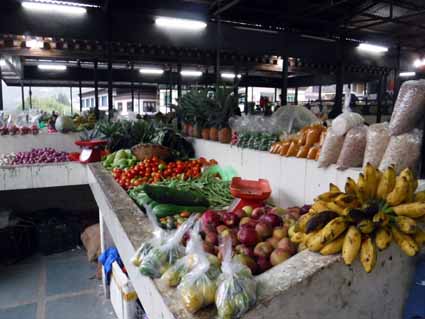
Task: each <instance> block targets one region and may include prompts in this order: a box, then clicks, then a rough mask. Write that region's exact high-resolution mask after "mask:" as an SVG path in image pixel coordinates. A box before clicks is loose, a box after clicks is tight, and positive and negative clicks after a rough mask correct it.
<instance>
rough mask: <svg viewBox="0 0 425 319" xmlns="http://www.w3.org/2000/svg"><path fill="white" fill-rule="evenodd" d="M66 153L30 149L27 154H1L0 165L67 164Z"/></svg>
mask: <svg viewBox="0 0 425 319" xmlns="http://www.w3.org/2000/svg"><path fill="white" fill-rule="evenodd" d="M68 161H69V157H68V153H67V152H58V151H56V150H54V149H53V148H47V147H46V148H39V149H32V150H31V151H29V152H17V153H8V154H2V155H1V157H0V165H28V164H44V163H60V162H68Z"/></svg>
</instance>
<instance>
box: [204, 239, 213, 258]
mask: <svg viewBox="0 0 425 319" xmlns="http://www.w3.org/2000/svg"><path fill="white" fill-rule="evenodd" d="M203 247H204V250H205V252H207V253H210V254H213V255H215V254H216V251H215V247H214V245H212V244H210V243H208V242H206V241H204V242H203Z"/></svg>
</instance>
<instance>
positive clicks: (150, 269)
mask: <svg viewBox="0 0 425 319" xmlns="http://www.w3.org/2000/svg"><path fill="white" fill-rule="evenodd" d="M195 219H196V215H192V216H191V217H190V218H189V219H188V220H187V221H186V222H185V223H184V224H182V225H181V226H180V228H178V229H177V231H176V232H175V233H173V234H172V235H171V236H169V237H168V239H167V241H166V242H165V243H163V244H161V245H159V246H156V247H155V246H153V247H152V248H151V249H150V250H149V252H148V253H147V254H146V256H145V257H143V258H142V262H141V263H140V267H139V271H140V273H141V274H142V275H145V276H148V277H151V278H159V277H161V275H162V274H164V273H165V272H166V271H167V270H168V268H170V267H171V266H172V265H174V263H175V262H176V261H177V260H178V259H180V258H181V257H182V256H183V255H184V247H183V246H182V245H181V240H182V238H183V236H184V234H185V233H186V232H187V231H188V230H189V229H190V228H191V227H192V225H193V222H194V221H195Z"/></svg>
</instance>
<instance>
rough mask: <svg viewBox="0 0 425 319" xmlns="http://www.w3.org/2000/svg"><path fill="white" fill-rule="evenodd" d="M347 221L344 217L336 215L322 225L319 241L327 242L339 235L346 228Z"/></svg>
mask: <svg viewBox="0 0 425 319" xmlns="http://www.w3.org/2000/svg"><path fill="white" fill-rule="evenodd" d="M347 226H348V224H347V222H346V220H345V218H344V217H337V218H335V219H333V220H331V221H330V222H329V223H327V224H326V226H325V227H323V229H322V231H321V237H322V238H321V243H322V244H324V245H325V244H328V243H330V242H331V241H333V240H334V239H335V238H337V237H338V236H339V235H341V234H342V233H343V232H344V231H345V230H346V229H347Z"/></svg>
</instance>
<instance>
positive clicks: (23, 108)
mask: <svg viewBox="0 0 425 319" xmlns="http://www.w3.org/2000/svg"><path fill="white" fill-rule="evenodd" d="M21 99H22V110H25V92H24V82H23V81H21Z"/></svg>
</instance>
